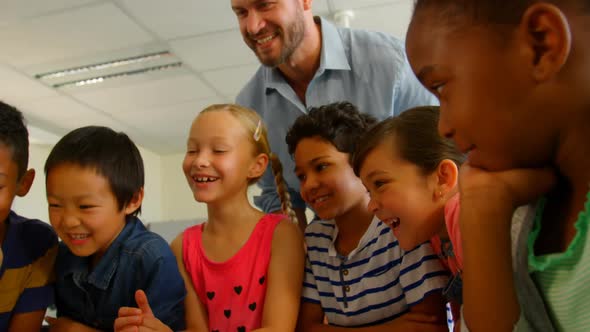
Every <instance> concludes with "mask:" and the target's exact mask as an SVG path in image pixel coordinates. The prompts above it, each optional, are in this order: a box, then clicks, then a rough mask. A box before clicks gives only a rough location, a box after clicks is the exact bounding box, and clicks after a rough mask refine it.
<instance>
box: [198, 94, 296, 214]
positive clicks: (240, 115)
mask: <svg viewBox="0 0 590 332" xmlns="http://www.w3.org/2000/svg"><path fill="white" fill-rule="evenodd" d="M220 111H225V112H229V113H230V114H231V115H233V116H234V117H235V118H236V119H237V120H238V121H239V122H240V123H241V124H242V126H244V128H245V129H246V130H247V131H248V141H249V142H250V143H251V144H252V146H253V147H254V155H259V154H261V153H263V154H266V155H267V156H268V159H269V161H270V165H271V167H272V172H273V175H274V177H275V183H276V185H277V192H278V193H279V198H280V199H281V209H282V210H283V213H284V214H285V215H287V216H288V217H289V219H291V221H292V222H294V223H297V215H296V214H295V211H293V207H292V205H291V196H290V195H289V191H288V190H287V185H286V184H285V180H284V179H283V166H282V165H281V161H280V160H279V157H278V156H277V155H276V154H274V153H272V152H271V151H270V145H269V144H268V136H267V131H266V126H265V125H264V123H263V122H262V119H261V118H260V116H258V114H257V113H256V112H255V111H253V110H251V109H249V108H246V107H243V106H240V105H236V104H214V105H210V106H208V107H207V108H205V109H204V110H202V111H201V113H200V114H203V113H208V112H220ZM258 179H260V177H257V178H252V179H250V180H249V181H248V184H254V183H256V182H257V181H258Z"/></svg>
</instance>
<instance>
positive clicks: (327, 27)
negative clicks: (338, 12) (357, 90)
mask: <svg viewBox="0 0 590 332" xmlns="http://www.w3.org/2000/svg"><path fill="white" fill-rule="evenodd" d="M314 21H315V22H316V23H319V24H320V30H321V32H322V49H321V53H320V66H319V68H318V70H317V71H316V74H315V76H314V78H315V77H318V76H320V75H322V74H323V73H324V71H326V70H351V67H350V63H349V62H348V57H347V56H346V51H345V49H344V45H343V44H342V38H340V33H339V32H338V29H337V28H336V26H334V24H332V23H330V22H329V21H328V20H326V19H324V18H322V17H319V16H316V17H314ZM264 68H265V69H266V70H265V71H266V77H265V85H266V88H267V89H269V88H276V87H278V86H280V85H283V84H288V83H287V82H286V81H285V78H284V77H283V74H282V73H281V71H280V70H279V69H278V68H268V67H264Z"/></svg>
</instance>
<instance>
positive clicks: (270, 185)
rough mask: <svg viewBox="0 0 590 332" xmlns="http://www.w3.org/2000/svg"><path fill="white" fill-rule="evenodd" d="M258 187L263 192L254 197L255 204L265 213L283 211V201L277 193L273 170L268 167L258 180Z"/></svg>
mask: <svg viewBox="0 0 590 332" xmlns="http://www.w3.org/2000/svg"><path fill="white" fill-rule="evenodd" d="M258 187H259V188H260V190H261V193H260V195H258V196H254V204H256V206H257V207H258V208H259V209H261V210H262V211H264V212H265V213H270V212H275V211H280V210H281V200H280V199H279V194H278V192H277V185H276V184H275V179H274V175H273V174H272V169H271V168H270V167H268V168H267V169H266V172H264V174H263V175H262V177H261V178H260V179H259V180H258Z"/></svg>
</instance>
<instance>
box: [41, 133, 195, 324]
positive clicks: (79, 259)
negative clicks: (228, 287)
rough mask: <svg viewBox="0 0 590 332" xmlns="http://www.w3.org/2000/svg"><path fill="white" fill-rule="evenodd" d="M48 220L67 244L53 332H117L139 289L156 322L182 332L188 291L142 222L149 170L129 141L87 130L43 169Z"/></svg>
mask: <svg viewBox="0 0 590 332" xmlns="http://www.w3.org/2000/svg"><path fill="white" fill-rule="evenodd" d="M45 174H46V176H47V178H46V187H47V201H48V203H49V220H50V221H51V224H52V225H53V227H54V228H55V230H56V231H57V233H58V235H59V236H60V238H61V239H62V241H63V242H62V244H61V245H60V248H59V253H58V258H57V264H56V274H57V280H56V304H57V315H58V318H57V319H55V318H48V322H49V323H50V325H51V330H52V331H63V330H74V331H95V330H103V331H104V330H106V331H112V330H113V324H114V321H115V319H116V318H117V315H118V310H119V308H120V307H129V306H136V301H135V292H136V290H137V289H142V290H144V291H145V293H146V294H147V297H148V299H149V300H150V302H151V303H152V310H153V314H154V315H155V316H156V317H157V318H158V319H160V320H161V321H163V322H165V324H167V325H168V326H170V327H171V328H173V329H174V330H181V329H184V297H185V295H186V290H185V287H184V282H183V280H182V277H181V276H180V273H179V271H178V266H177V263H176V258H175V257H174V255H173V253H172V250H171V249H170V247H169V246H168V243H167V242H166V241H165V240H164V239H163V238H161V237H160V236H158V235H157V234H155V233H152V232H149V231H148V230H146V228H145V227H144V226H143V224H142V222H141V221H140V220H139V219H138V218H137V214H138V213H139V212H140V209H141V203H142V200H143V186H144V169H143V161H142V158H141V155H140V153H139V150H138V149H137V147H136V146H135V144H134V143H133V141H131V139H130V138H129V137H128V136H127V135H125V134H124V133H117V132H115V131H113V130H112V129H110V128H106V127H96V126H90V127H83V128H79V129H76V130H74V131H72V132H70V133H69V134H67V135H66V136H64V137H63V138H62V139H61V140H60V141H59V142H58V143H57V144H56V145H55V147H54V148H53V150H52V151H51V153H50V154H49V157H48V158H47V162H46V163H45Z"/></svg>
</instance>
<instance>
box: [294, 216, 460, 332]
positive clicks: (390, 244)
mask: <svg viewBox="0 0 590 332" xmlns="http://www.w3.org/2000/svg"><path fill="white" fill-rule="evenodd" d="M337 237H338V227H337V225H336V223H335V222H334V221H333V220H330V221H324V220H317V221H313V222H312V223H311V224H310V225H309V226H308V227H307V229H306V231H305V243H306V245H307V260H306V267H305V280H304V284H303V295H302V300H303V301H304V302H310V303H316V304H320V305H321V306H322V309H323V311H324V313H325V315H326V317H327V318H328V322H329V323H330V324H331V325H337V326H344V327H360V326H371V325H379V324H383V323H385V322H388V321H391V320H393V319H395V318H397V317H399V316H401V315H403V314H404V313H406V312H408V310H409V308H410V307H412V306H413V305H415V304H417V303H420V302H421V301H422V300H423V299H424V298H425V297H426V296H428V295H429V294H431V293H433V292H437V291H439V292H440V291H442V289H443V288H444V286H445V285H446V283H447V280H448V273H447V271H446V270H445V269H444V268H443V267H442V265H441V263H440V261H439V259H438V256H437V255H436V254H434V252H433V250H432V247H431V246H430V243H425V244H422V245H420V246H418V247H417V248H416V249H413V250H411V251H408V252H405V251H403V250H402V249H401V248H400V247H399V244H398V241H397V239H396V238H395V236H394V235H393V232H392V231H391V229H390V228H389V227H388V226H387V225H385V224H384V223H383V222H381V221H379V220H378V219H377V218H374V219H373V221H372V222H371V224H370V225H369V227H368V228H367V231H366V232H365V234H364V235H363V237H362V238H361V240H360V241H359V244H358V246H357V247H356V248H355V249H354V250H353V251H351V252H350V253H349V254H348V255H347V256H342V255H340V254H339V253H338V252H337V250H336V247H335V241H336V239H337Z"/></svg>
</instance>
